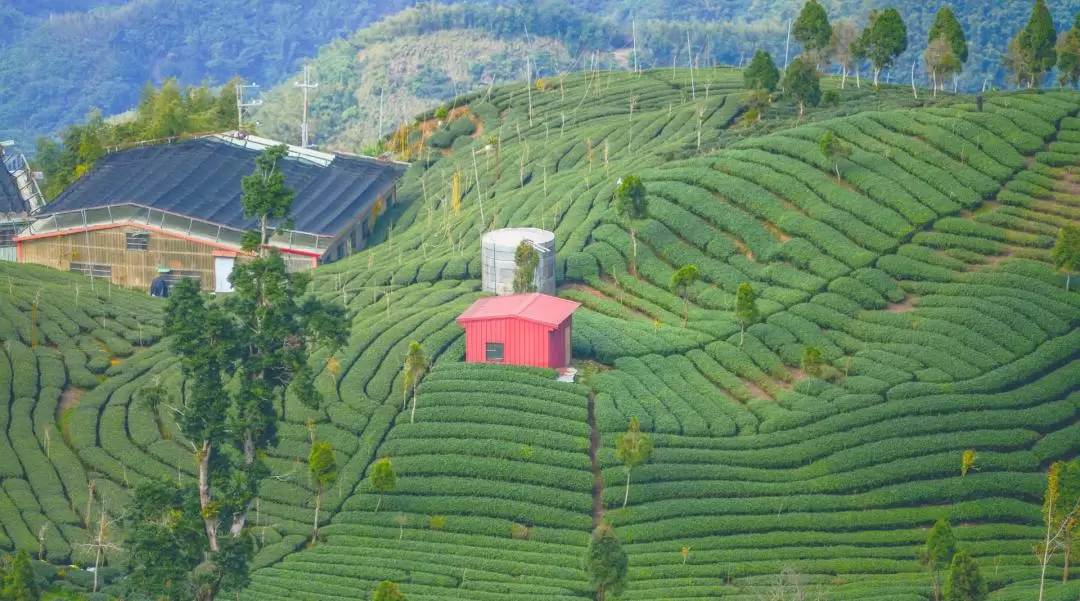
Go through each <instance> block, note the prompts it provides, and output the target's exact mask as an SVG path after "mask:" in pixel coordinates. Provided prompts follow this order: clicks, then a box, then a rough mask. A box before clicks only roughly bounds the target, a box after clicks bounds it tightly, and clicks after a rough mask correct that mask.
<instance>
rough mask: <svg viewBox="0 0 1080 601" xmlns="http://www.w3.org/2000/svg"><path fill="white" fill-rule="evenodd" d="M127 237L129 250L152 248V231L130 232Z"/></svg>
mask: <svg viewBox="0 0 1080 601" xmlns="http://www.w3.org/2000/svg"><path fill="white" fill-rule="evenodd" d="M125 238H126V240H125V242H126V244H127V249H128V250H150V232H128V233H127V234H126V236H125Z"/></svg>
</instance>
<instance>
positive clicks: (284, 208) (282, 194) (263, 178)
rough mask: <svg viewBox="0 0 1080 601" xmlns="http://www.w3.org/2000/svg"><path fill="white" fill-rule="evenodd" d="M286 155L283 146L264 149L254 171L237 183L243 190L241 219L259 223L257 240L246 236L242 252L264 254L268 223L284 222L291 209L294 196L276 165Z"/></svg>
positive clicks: (256, 161) (287, 151) (287, 149)
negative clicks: (274, 221) (271, 221)
mask: <svg viewBox="0 0 1080 601" xmlns="http://www.w3.org/2000/svg"><path fill="white" fill-rule="evenodd" d="M288 153H289V147H288V146H284V145H282V146H271V147H270V148H267V149H266V150H264V151H263V153H262V156H260V157H258V158H257V159H255V171H254V172H252V174H251V175H247V176H244V178H243V179H242V180H241V181H240V185H241V186H242V188H243V194H242V195H241V196H240V204H241V205H242V206H243V208H244V217H248V218H255V219H258V220H259V232H258V233H259V236H258V238H257V239H256V238H255V237H254V236H251V235H249V236H247V237H246V238H245V239H244V243H243V244H244V249H245V250H256V249H258V251H259V253H260V254H265V253H266V250H267V242H268V241H269V239H270V232H269V226H270V220H276V221H279V222H280V221H283V220H286V219H287V218H288V216H289V212H290V211H291V210H292V202H293V197H294V196H295V195H296V193H295V192H294V191H293V190H292V188H289V187H288V186H286V185H285V174H284V173H283V172H282V171H281V166H280V165H279V164H278V163H279V161H282V160H284V159H285V157H287V156H288ZM283 225H284V224H283Z"/></svg>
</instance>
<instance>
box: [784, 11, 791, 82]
mask: <svg viewBox="0 0 1080 601" xmlns="http://www.w3.org/2000/svg"><path fill="white" fill-rule="evenodd" d="M790 49H791V19H788V22H787V40H786V41H785V42H784V70H785V71H786V70H787V68H788V57H789V56H790V54H789V53H788V51H789V50H790Z"/></svg>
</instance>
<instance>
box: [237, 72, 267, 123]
mask: <svg viewBox="0 0 1080 601" xmlns="http://www.w3.org/2000/svg"><path fill="white" fill-rule="evenodd" d="M258 87H259V85H258V84H254V83H252V84H242V83H238V84H236V129H237V130H238V131H243V130H244V109H246V108H252V107H256V106H262V103H263V101H262V100H258V99H256V100H252V101H250V102H244V88H258Z"/></svg>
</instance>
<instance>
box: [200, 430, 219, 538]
mask: <svg viewBox="0 0 1080 601" xmlns="http://www.w3.org/2000/svg"><path fill="white" fill-rule="evenodd" d="M196 458H197V460H198V464H199V508H200V509H202V514H203V525H204V527H205V528H206V538H207V540H208V541H209V544H210V551H211V552H213V553H217V551H218V544H217V523H216V522H217V517H218V516H216V515H209V514H208V513H207V510H208V508H209V506H210V441H209V440H205V441H203V444H202V447H201V448H200V449H199V451H198V454H197V455H196Z"/></svg>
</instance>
